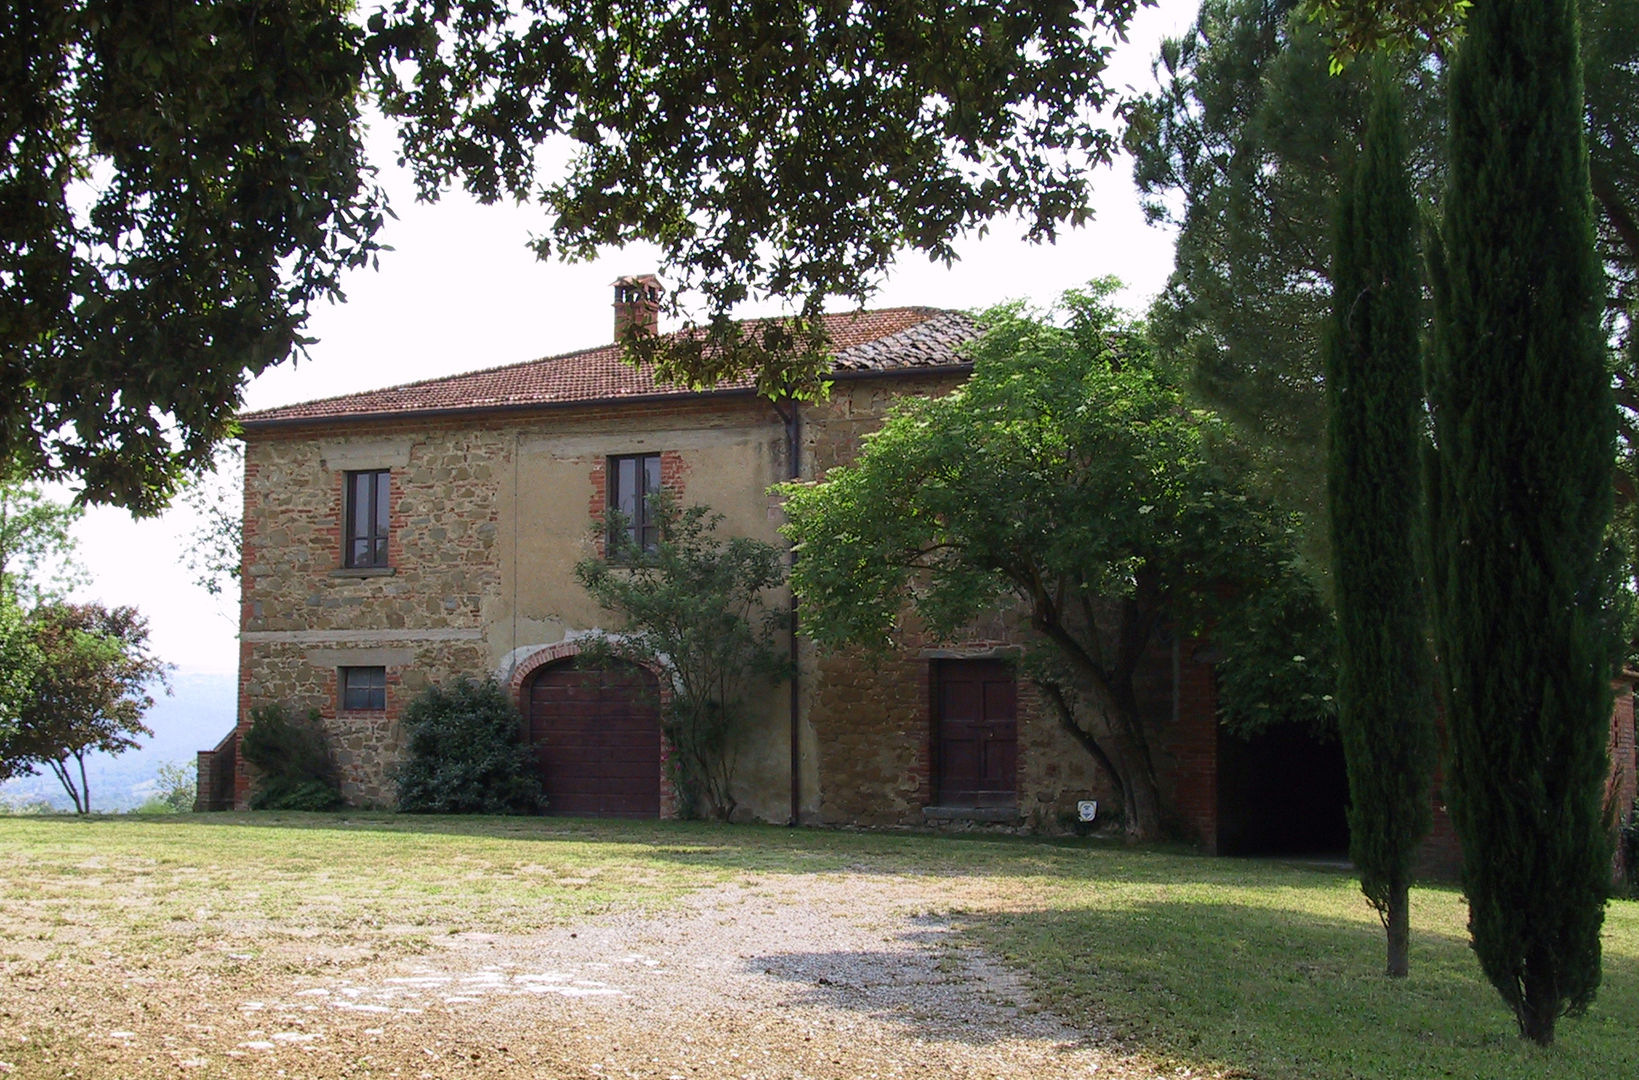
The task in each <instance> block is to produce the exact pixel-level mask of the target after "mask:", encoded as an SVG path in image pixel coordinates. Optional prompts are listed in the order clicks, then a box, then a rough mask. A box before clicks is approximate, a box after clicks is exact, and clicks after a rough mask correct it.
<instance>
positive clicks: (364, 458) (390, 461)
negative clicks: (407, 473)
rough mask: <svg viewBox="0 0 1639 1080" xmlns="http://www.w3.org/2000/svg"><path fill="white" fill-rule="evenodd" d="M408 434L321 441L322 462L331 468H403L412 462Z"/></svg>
mask: <svg viewBox="0 0 1639 1080" xmlns="http://www.w3.org/2000/svg"><path fill="white" fill-rule="evenodd" d="M413 445H415V440H414V439H411V438H409V437H408V436H401V437H399V438H389V439H347V440H345V441H341V442H325V443H320V444H319V465H320V467H322V468H325V469H329V470H330V471H331V472H362V471H364V470H367V469H402V468H405V467H406V466H408V465H409V464H410V447H412V446H413Z"/></svg>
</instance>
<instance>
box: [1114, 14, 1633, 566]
mask: <svg viewBox="0 0 1639 1080" xmlns="http://www.w3.org/2000/svg"><path fill="white" fill-rule="evenodd" d="M1353 6H1358V7H1366V6H1369V5H1367V4H1364V3H1362V4H1357V5H1353ZM1580 7H1581V9H1582V12H1583V22H1584V28H1585V32H1584V43H1585V60H1586V65H1585V75H1586V83H1587V123H1588V131H1589V133H1590V136H1591V138H1590V150H1591V155H1592V172H1593V176H1594V179H1595V185H1594V186H1595V193H1596V197H1597V198H1598V203H1599V210H1600V221H1599V236H1600V242H1601V252H1602V255H1603V256H1604V259H1605V265H1606V270H1607V275H1608V276H1609V277H1610V279H1611V281H1612V283H1613V286H1614V288H1613V293H1612V297H1613V298H1612V306H1611V309H1610V313H1609V318H1610V326H1611V331H1612V338H1613V341H1615V342H1617V343H1618V348H1621V344H1622V342H1623V340H1624V339H1625V335H1626V334H1627V325H1628V317H1627V314H1626V313H1627V312H1628V311H1630V310H1631V309H1632V307H1633V303H1634V295H1635V294H1634V281H1635V274H1636V271H1639V228H1635V227H1634V226H1633V222H1634V221H1635V220H1639V218H1636V215H1639V150H1636V147H1639V100H1635V98H1636V96H1639V79H1636V78H1635V72H1639V3H1636V2H1635V0H1583V2H1582V3H1581V4H1580ZM1333 40H1334V38H1333V37H1332V32H1331V31H1330V29H1329V28H1328V26H1327V25H1326V24H1324V23H1322V22H1316V21H1312V20H1309V19H1307V18H1306V17H1305V16H1304V14H1303V12H1302V10H1300V6H1299V3H1298V0H1203V2H1202V4H1201V8H1200V14H1199V17H1198V18H1197V20H1196V23H1195V24H1194V25H1193V26H1192V27H1191V28H1190V30H1189V31H1188V32H1187V33H1186V34H1185V35H1184V36H1183V37H1181V38H1179V39H1177V40H1174V41H1168V42H1165V43H1164V44H1163V46H1162V49H1161V55H1160V58H1159V61H1158V63H1157V68H1156V70H1157V75H1158V78H1159V82H1160V86H1159V88H1158V89H1157V90H1156V91H1154V92H1152V93H1150V94H1148V95H1146V96H1145V97H1144V98H1143V99H1142V101H1140V102H1139V103H1138V104H1137V105H1136V106H1135V108H1134V110H1133V113H1132V122H1131V124H1130V126H1129V128H1128V131H1127V133H1126V136H1125V141H1126V143H1127V146H1128V148H1129V149H1130V150H1131V151H1132V153H1133V156H1134V180H1135V182H1136V183H1137V185H1138V187H1139V190H1140V192H1141V193H1142V194H1143V197H1144V200H1145V209H1146V212H1147V213H1148V214H1149V216H1150V217H1151V219H1152V220H1164V221H1168V222H1170V223H1172V224H1175V225H1177V226H1178V230H1179V231H1178V242H1177V249H1176V266H1175V270H1174V273H1173V276H1172V278H1171V280H1170V281H1169V283H1168V286H1167V289H1166V291H1165V292H1164V293H1163V294H1162V296H1161V297H1160V298H1159V299H1158V301H1157V303H1156V306H1155V308H1154V310H1153V311H1152V312H1151V324H1152V327H1153V332H1154V334H1155V337H1156V340H1157V342H1158V344H1159V345H1160V347H1161V348H1162V349H1163V350H1164V351H1165V352H1167V353H1169V354H1172V355H1175V356H1178V357H1180V358H1181V359H1182V360H1183V361H1184V362H1186V363H1188V364H1189V365H1190V368H1191V389H1192V391H1193V392H1195V393H1196V394H1198V395H1199V396H1200V397H1201V398H1202V400H1204V401H1205V402H1206V403H1207V404H1209V405H1211V406H1212V407H1213V408H1215V409H1217V410H1218V411H1219V412H1220V413H1221V414H1222V415H1223V416H1224V418H1225V419H1226V420H1227V421H1228V422H1229V424H1230V426H1231V427H1232V428H1233V430H1234V432H1235V434H1236V446H1237V447H1245V448H1246V450H1245V454H1246V456H1245V458H1244V459H1240V460H1235V461H1232V462H1231V464H1232V465H1234V466H1235V467H1247V468H1250V469H1251V470H1252V471H1253V472H1254V473H1255V474H1256V475H1257V476H1258V477H1259V487H1260V490H1263V491H1265V492H1267V493H1268V494H1269V495H1270V496H1271V497H1273V498H1275V499H1277V500H1278V501H1279V502H1280V504H1281V505H1283V506H1287V507H1290V508H1294V509H1298V510H1300V511H1302V512H1303V514H1304V516H1305V520H1306V521H1308V522H1309V524H1310V528H1309V530H1308V531H1307V533H1306V535H1305V537H1304V551H1305V553H1306V554H1307V555H1308V556H1309V565H1311V566H1315V567H1321V566H1327V565H1329V563H1330V558H1329V555H1328V554H1327V552H1326V543H1327V540H1328V538H1329V535H1330V534H1329V530H1328V528H1327V527H1326V526H1325V520H1326V518H1325V512H1324V511H1325V498H1324V471H1323V469H1322V468H1321V463H1322V462H1324V460H1325V453H1324V445H1325V404H1324V397H1325V395H1324V378H1323V372H1322V366H1321V359H1320V358H1321V356H1322V355H1323V351H1322V346H1321V340H1322V336H1323V334H1322V327H1323V326H1324V325H1325V321H1326V318H1327V314H1328V311H1329V296H1330V292H1331V278H1330V266H1331V261H1332V252H1331V237H1332V230H1331V228H1330V222H1331V221H1332V220H1333V219H1334V217H1335V213H1336V205H1335V204H1336V199H1337V193H1338V190H1339V188H1338V177H1339V174H1340V172H1339V171H1340V168H1341V166H1342V163H1343V162H1345V161H1347V160H1348V158H1349V157H1350V151H1349V148H1351V147H1354V146H1357V145H1359V139H1360V134H1361V131H1362V125H1363V122H1364V118H1365V115H1366V112H1365V106H1366V100H1367V99H1366V96H1365V94H1364V87H1365V81H1364V75H1365V73H1364V71H1363V70H1362V68H1363V65H1351V66H1350V67H1349V68H1348V69H1346V70H1345V71H1344V72H1343V74H1342V75H1340V76H1337V77H1332V76H1330V75H1328V74H1327V62H1326V56H1327V51H1328V49H1329V48H1330V47H1331V44H1332V42H1333ZM1391 59H1392V62H1393V63H1394V64H1395V66H1396V67H1397V68H1398V69H1399V70H1400V71H1401V73H1402V77H1403V79H1404V92H1405V114H1406V123H1407V127H1408V141H1409V144H1410V146H1411V159H1410V168H1411V173H1412V180H1413V190H1414V192H1415V193H1416V195H1417V198H1418V201H1419V202H1420V203H1426V204H1429V205H1433V204H1435V203H1437V202H1438V200H1439V198H1440V193H1441V190H1442V187H1443V184H1444V168H1445V166H1444V160H1445V153H1444V148H1445V137H1444V134H1443V129H1444V117H1445V113H1446V108H1445V100H1444V84H1443V75H1442V73H1443V67H1442V65H1441V64H1440V63H1439V62H1438V60H1436V59H1431V58H1428V57H1425V56H1422V55H1420V54H1419V53H1418V52H1417V51H1415V50H1411V51H1405V52H1400V53H1397V54H1396V55H1395V56H1394V57H1392V58H1391ZM1623 356H1625V357H1626V359H1625V360H1624V359H1623ZM1612 359H1613V363H1614V366H1615V370H1616V376H1615V377H1616V379H1617V384H1618V388H1619V394H1620V400H1621V401H1622V402H1623V403H1624V404H1625V405H1626V406H1627V408H1626V409H1625V411H1624V442H1625V446H1626V447H1633V446H1635V445H1639V426H1636V425H1639V381H1636V380H1639V350H1634V349H1632V348H1631V347H1630V348H1629V349H1628V351H1626V352H1625V353H1623V354H1622V355H1620V356H1613V358H1612ZM1237 452H1239V451H1237ZM1628 461H1629V464H1628V465H1627V466H1626V467H1625V468H1624V469H1623V470H1622V475H1620V476H1619V477H1618V481H1619V484H1620V486H1621V488H1622V489H1623V490H1624V491H1625V492H1639V479H1636V478H1639V455H1634V454H1632V453H1630V454H1629V456H1628ZM1635 512H1636V513H1639V510H1636V511H1635ZM1635 577H1636V580H1639V559H1636V560H1635Z"/></svg>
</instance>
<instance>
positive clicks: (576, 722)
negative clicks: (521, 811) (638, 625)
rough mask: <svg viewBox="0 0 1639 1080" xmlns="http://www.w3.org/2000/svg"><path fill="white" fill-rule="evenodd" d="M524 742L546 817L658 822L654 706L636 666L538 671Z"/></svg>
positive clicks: (652, 690) (646, 678) (651, 690)
mask: <svg viewBox="0 0 1639 1080" xmlns="http://www.w3.org/2000/svg"><path fill="white" fill-rule="evenodd" d="M529 737H530V740H531V741H532V742H533V743H534V744H535V755H536V760H537V761H538V762H539V765H540V771H541V784H542V786H543V787H544V788H545V789H546V800H547V804H546V812H547V813H549V814H566V815H570V816H574V817H631V818H652V817H659V816H660V738H661V736H660V706H659V700H658V697H657V695H656V687H655V679H654V676H653V675H650V674H649V673H648V672H646V671H644V670H643V669H642V668H640V667H638V666H636V665H635V664H616V665H611V666H610V667H607V668H580V667H575V666H573V665H558V666H556V667H550V668H546V669H544V670H543V671H541V673H540V674H538V675H536V676H535V678H534V680H533V681H532V682H531V683H530V686H529Z"/></svg>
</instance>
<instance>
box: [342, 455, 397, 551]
mask: <svg viewBox="0 0 1639 1080" xmlns="http://www.w3.org/2000/svg"><path fill="white" fill-rule="evenodd" d="M345 555H346V563H347V565H348V566H386V565H387V470H386V469H380V470H375V471H371V472H350V473H348V474H347V549H346V552H345Z"/></svg>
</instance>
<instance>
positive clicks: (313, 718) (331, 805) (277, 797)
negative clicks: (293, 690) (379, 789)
mask: <svg viewBox="0 0 1639 1080" xmlns="http://www.w3.org/2000/svg"><path fill="white" fill-rule="evenodd" d="M239 752H240V753H241V754H243V755H244V756H245V760H246V761H248V762H250V763H251V765H252V766H254V767H255V769H256V772H257V774H258V775H257V779H256V790H255V791H254V792H253V793H252V794H251V797H250V808H251V809H252V810H334V809H336V808H337V807H339V806H341V805H342V797H341V786H340V784H339V783H338V782H337V779H336V763H335V762H334V761H332V760H331V758H330V745H329V742H328V740H326V739H325V737H324V728H323V727H322V726H321V725H320V720H319V711H318V710H317V709H309V710H308V713H307V716H306V717H305V718H304V719H302V720H297V719H294V718H293V717H292V716H291V715H290V710H289V709H286V708H285V707H284V706H283V705H279V704H273V705H264V706H262V707H261V708H257V709H252V710H251V714H250V728H249V729H248V730H247V731H246V732H245V737H244V738H243V739H241V740H240V741H239Z"/></svg>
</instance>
